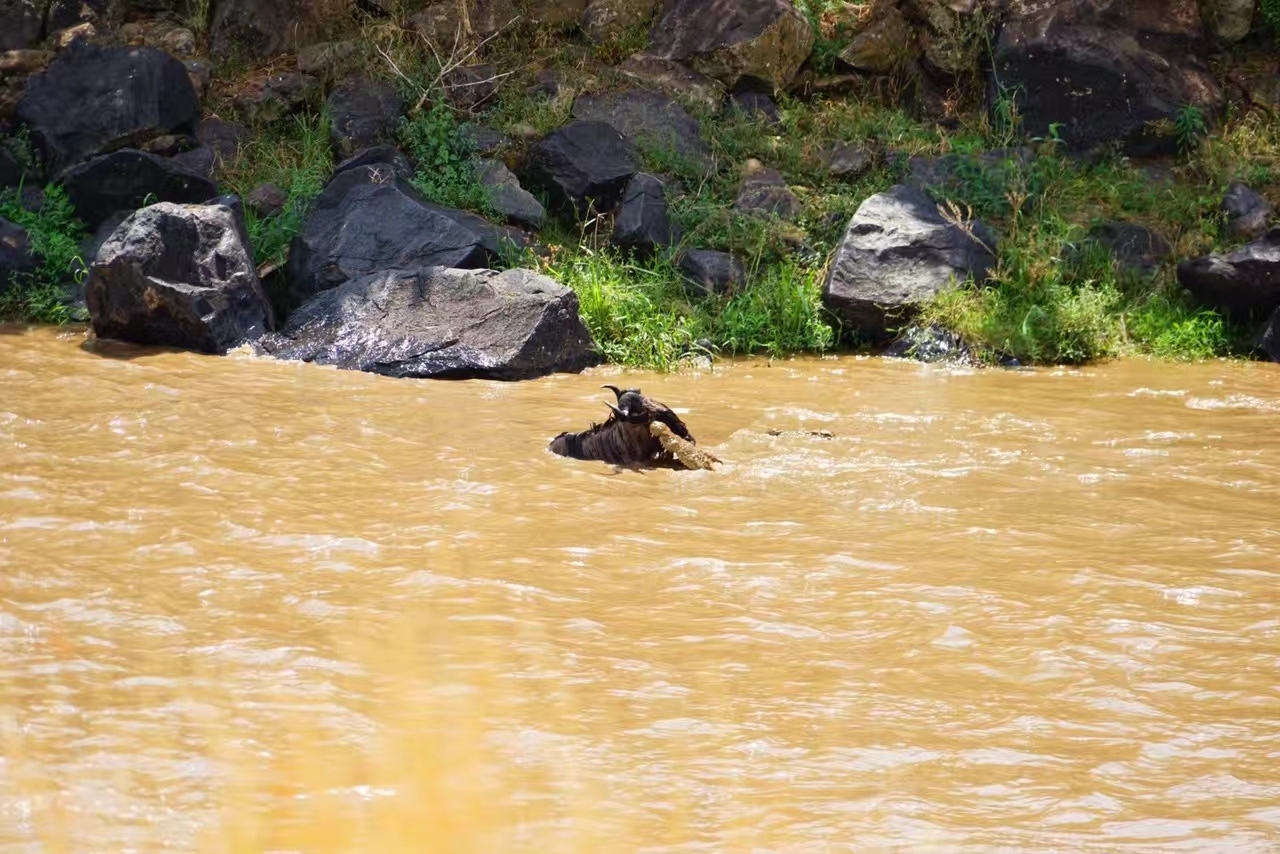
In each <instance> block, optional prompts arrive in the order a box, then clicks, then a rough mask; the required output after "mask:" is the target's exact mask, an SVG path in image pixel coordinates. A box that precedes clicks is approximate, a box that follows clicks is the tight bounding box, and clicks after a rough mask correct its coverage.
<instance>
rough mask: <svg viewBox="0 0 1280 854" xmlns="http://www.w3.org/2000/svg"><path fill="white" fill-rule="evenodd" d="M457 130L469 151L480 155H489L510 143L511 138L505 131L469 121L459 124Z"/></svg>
mask: <svg viewBox="0 0 1280 854" xmlns="http://www.w3.org/2000/svg"><path fill="white" fill-rule="evenodd" d="M458 132H459V134H460V135H461V137H462V139H463V140H464V141H465V144H466V146H467V147H468V149H469V150H470V151H471V153H473V154H479V155H480V156H481V157H491V156H493V155H494V154H496V153H497V152H498V151H499V150H501V149H502V148H504V147H506V146H508V145H510V144H511V138H510V137H508V136H507V135H506V134H505V133H502V132H500V131H496V130H494V129H493V128H489V127H485V126H484V125H478V124H474V123H471V122H467V123H464V124H462V125H460V126H459V127H458Z"/></svg>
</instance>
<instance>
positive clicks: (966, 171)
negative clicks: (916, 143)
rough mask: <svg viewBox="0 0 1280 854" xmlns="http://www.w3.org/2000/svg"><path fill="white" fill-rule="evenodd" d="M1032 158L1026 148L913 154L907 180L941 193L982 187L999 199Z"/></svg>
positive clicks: (1025, 169)
mask: <svg viewBox="0 0 1280 854" xmlns="http://www.w3.org/2000/svg"><path fill="white" fill-rule="evenodd" d="M1035 158H1036V155H1035V152H1034V151H1032V150H1031V149H1030V148H1026V147H1021V148H997V149H993V150H991V151H984V152H982V153H980V154H959V153H952V154H944V155H942V156H941V157H924V156H916V157H912V158H910V159H909V160H908V161H907V169H908V171H909V172H910V176H909V177H908V179H907V183H908V184H910V185H912V186H916V187H921V188H923V189H925V190H929V191H930V192H935V193H939V194H942V195H949V194H952V193H956V192H960V191H963V190H964V189H966V188H969V189H970V191H972V189H973V188H975V187H982V188H984V189H985V190H986V192H987V193H988V194H990V195H994V196H995V197H996V198H1001V197H1003V196H1004V194H1005V190H1006V189H1007V188H1008V187H1009V184H1010V182H1011V181H1012V180H1013V178H1014V177H1015V176H1017V175H1018V174H1019V173H1025V172H1026V171H1027V170H1029V169H1030V168H1031V166H1032V164H1034V163H1035Z"/></svg>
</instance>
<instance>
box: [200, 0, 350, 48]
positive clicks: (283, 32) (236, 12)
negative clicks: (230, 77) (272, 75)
mask: <svg viewBox="0 0 1280 854" xmlns="http://www.w3.org/2000/svg"><path fill="white" fill-rule="evenodd" d="M324 11H325V5H324V4H320V3H314V2H311V0H209V47H210V50H211V51H212V53H213V55H214V56H215V57H237V58H242V59H265V58H266V57H270V56H275V55H277V54H279V53H283V52H284V51H285V50H288V49H289V48H292V47H299V46H305V45H306V44H309V43H312V42H315V41H319V38H318V36H319V35H320V30H321V27H320V22H319V20H318V16H319V15H320V14H322V13H323V12H324ZM335 11H336V10H335Z"/></svg>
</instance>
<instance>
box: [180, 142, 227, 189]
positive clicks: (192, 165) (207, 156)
mask: <svg viewBox="0 0 1280 854" xmlns="http://www.w3.org/2000/svg"><path fill="white" fill-rule="evenodd" d="M169 160H170V161H171V162H172V163H173V164H174V165H175V166H177V167H178V168H179V169H181V170H182V171H183V172H190V173H191V174H192V175H199V176H200V177H201V178H207V179H209V180H210V181H212V180H213V173H214V172H215V171H216V170H217V168H218V152H216V151H214V150H213V149H212V148H211V147H209V146H207V145H202V146H200V147H199V148H193V149H191V150H190V151H183V152H181V153H180V154H175V155H173V156H172V157H170V158H169Z"/></svg>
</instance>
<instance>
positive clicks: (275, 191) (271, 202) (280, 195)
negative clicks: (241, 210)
mask: <svg viewBox="0 0 1280 854" xmlns="http://www.w3.org/2000/svg"><path fill="white" fill-rule="evenodd" d="M244 203H245V205H246V206H248V208H249V209H250V210H252V211H253V212H254V214H255V215H256V216H258V217H260V218H263V219H265V218H267V217H270V216H275V215H276V214H278V213H280V211H282V210H284V206H285V205H287V204H289V194H288V193H286V192H285V191H284V190H282V189H280V188H279V187H277V186H276V185H275V184H262V185H260V186H258V187H254V188H253V189H252V190H250V191H249V195H247V196H245V197H244Z"/></svg>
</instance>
